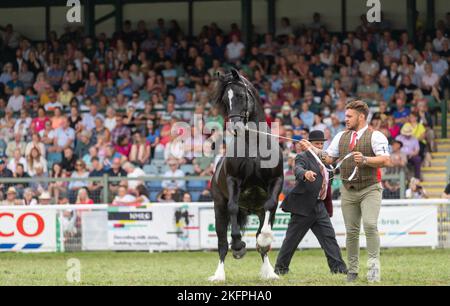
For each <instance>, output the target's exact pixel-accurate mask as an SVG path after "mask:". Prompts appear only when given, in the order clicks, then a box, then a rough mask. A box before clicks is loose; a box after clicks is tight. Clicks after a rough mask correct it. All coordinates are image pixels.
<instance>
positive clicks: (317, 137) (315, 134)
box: [308, 131, 327, 141]
mask: <svg viewBox="0 0 450 306" xmlns="http://www.w3.org/2000/svg"><path fill="white" fill-rule="evenodd" d="M308 141H327V140H326V139H325V135H324V134H323V132H322V131H312V132H311V133H309V139H308Z"/></svg>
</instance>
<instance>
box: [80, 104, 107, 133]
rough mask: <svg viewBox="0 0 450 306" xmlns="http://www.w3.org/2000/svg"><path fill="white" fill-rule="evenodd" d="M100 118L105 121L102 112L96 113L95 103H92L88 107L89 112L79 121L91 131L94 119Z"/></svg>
mask: <svg viewBox="0 0 450 306" xmlns="http://www.w3.org/2000/svg"><path fill="white" fill-rule="evenodd" d="M96 118H100V119H102V121H105V117H103V115H102V114H99V113H98V110H97V105H95V104H92V105H91V106H90V108H89V113H87V114H84V115H83V120H82V121H81V124H82V125H83V127H84V128H85V129H86V130H88V131H91V130H93V129H94V128H95V119H96Z"/></svg>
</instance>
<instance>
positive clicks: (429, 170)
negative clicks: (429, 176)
mask: <svg viewBox="0 0 450 306" xmlns="http://www.w3.org/2000/svg"><path fill="white" fill-rule="evenodd" d="M446 171H447V167H445V166H444V167H442V166H441V167H423V168H422V172H423V173H437V174H438V173H444V174H445V172H446Z"/></svg>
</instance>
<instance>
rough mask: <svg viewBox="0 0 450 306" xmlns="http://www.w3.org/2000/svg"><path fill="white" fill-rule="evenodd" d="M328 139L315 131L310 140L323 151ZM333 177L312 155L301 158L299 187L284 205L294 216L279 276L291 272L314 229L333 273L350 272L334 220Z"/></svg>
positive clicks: (297, 167) (297, 173)
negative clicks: (335, 229) (302, 244)
mask: <svg viewBox="0 0 450 306" xmlns="http://www.w3.org/2000/svg"><path fill="white" fill-rule="evenodd" d="M324 138H325V137H324V134H323V133H322V132H321V131H313V132H311V133H310V135H309V141H310V142H311V143H312V144H313V145H314V146H315V147H317V148H319V149H322V148H323V143H324V141H325V139H324ZM331 175H332V173H330V172H328V170H327V169H325V168H324V167H323V164H320V163H319V162H318V161H317V160H316V159H315V157H314V156H313V155H312V154H311V153H310V152H302V153H300V154H299V155H298V156H297V158H296V160H295V178H296V181H297V184H296V186H295V188H294V189H293V190H292V191H291V193H290V194H289V195H288V196H287V197H286V199H285V200H284V202H283V203H282V204H281V208H282V209H283V211H286V212H290V213H291V221H290V223H289V226H288V229H287V232H286V238H285V239H284V241H283V245H282V246H281V250H280V253H279V254H278V258H277V263H276V266H275V273H277V274H279V275H282V274H287V273H288V272H289V264H290V263H291V259H292V256H293V255H294V253H295V250H296V249H297V248H298V245H299V244H300V242H301V241H302V239H303V237H304V236H305V235H306V233H307V232H308V230H310V229H311V230H312V232H313V233H314V235H315V236H316V237H317V239H318V240H319V243H320V245H321V247H322V249H323V250H324V251H325V255H326V257H327V261H328V266H329V268H330V271H331V272H332V273H342V274H346V273H347V266H346V264H345V262H344V260H343V259H342V255H341V250H340V248H339V245H338V244H337V241H336V234H335V232H334V229H333V226H332V224H331V221H330V217H331V216H332V214H333V206H332V203H331Z"/></svg>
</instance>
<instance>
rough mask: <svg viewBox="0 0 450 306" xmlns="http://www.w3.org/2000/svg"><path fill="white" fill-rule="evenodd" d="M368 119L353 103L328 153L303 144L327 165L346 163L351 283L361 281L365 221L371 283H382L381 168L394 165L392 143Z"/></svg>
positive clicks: (344, 177) (344, 189) (344, 208)
mask: <svg viewBox="0 0 450 306" xmlns="http://www.w3.org/2000/svg"><path fill="white" fill-rule="evenodd" d="M368 115H369V107H368V106H367V104H366V103H364V102H363V101H359V100H355V101H352V102H349V103H348V104H347V106H346V111H345V124H346V131H343V132H340V133H339V134H337V135H336V137H335V138H334V139H333V141H332V142H331V144H330V146H329V147H328V149H327V150H326V151H322V150H318V149H317V148H315V147H314V146H312V145H311V143H309V142H308V141H306V140H302V142H301V146H302V149H303V150H308V149H311V150H313V151H314V152H315V153H316V154H317V155H318V156H319V158H320V159H321V160H322V161H323V162H324V163H327V164H332V163H334V162H336V161H337V160H339V161H342V160H344V161H343V162H342V165H341V168H340V171H341V179H342V182H343V187H342V188H341V195H342V196H341V206H342V214H343V216H344V222H345V228H346V232H347V236H346V245H347V253H348V255H347V256H348V265H349V267H348V268H349V269H348V272H349V273H348V274H347V280H348V281H349V282H353V281H355V280H356V279H357V278H358V272H359V236H360V227H361V219H362V223H363V228H364V232H365V234H366V241H367V253H368V257H369V258H368V272H367V280H368V281H369V282H379V281H380V279H381V267H380V237H379V234H378V227H377V224H378V216H379V212H380V207H381V199H382V187H381V183H380V181H381V175H380V168H384V167H388V166H389V165H390V158H389V151H388V146H389V143H388V140H387V138H386V136H384V135H383V134H382V133H381V132H379V131H373V130H372V129H370V128H369V126H368V124H367V117H368ZM346 157H347V158H346Z"/></svg>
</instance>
